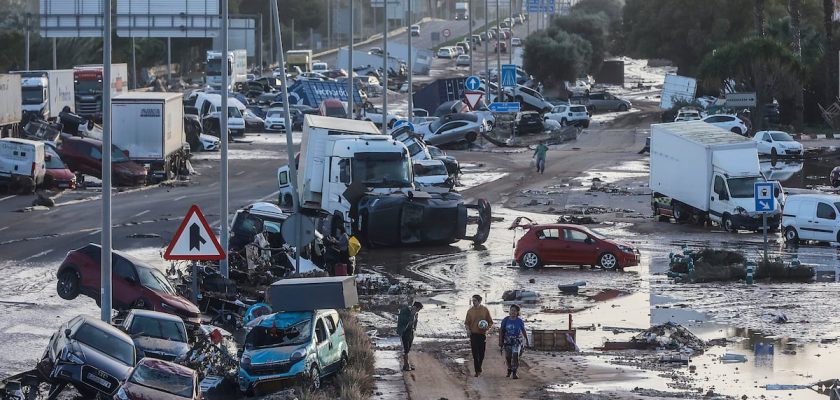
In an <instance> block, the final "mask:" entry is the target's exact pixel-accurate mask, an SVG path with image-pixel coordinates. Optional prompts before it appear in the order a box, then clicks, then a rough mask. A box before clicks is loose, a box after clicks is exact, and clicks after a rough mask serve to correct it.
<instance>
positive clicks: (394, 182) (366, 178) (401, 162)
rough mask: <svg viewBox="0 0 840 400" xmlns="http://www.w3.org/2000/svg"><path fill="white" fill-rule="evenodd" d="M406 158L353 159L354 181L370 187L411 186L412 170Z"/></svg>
mask: <svg viewBox="0 0 840 400" xmlns="http://www.w3.org/2000/svg"><path fill="white" fill-rule="evenodd" d="M409 168H410V167H409V163H408V161H407V160H406V159H404V158H402V157H400V158H396V159H363V160H360V159H357V158H354V159H353V161H352V171H353V181H354V182H359V183H361V184H363V185H365V186H369V187H409V186H411V170H410V169H409Z"/></svg>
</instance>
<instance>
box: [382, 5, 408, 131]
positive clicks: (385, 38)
mask: <svg viewBox="0 0 840 400" xmlns="http://www.w3.org/2000/svg"><path fill="white" fill-rule="evenodd" d="M382 15H383V16H384V17H385V23H384V24H382V53H384V54H383V55H382V65H383V67H384V68H383V69H384V70H385V73H384V74H382V75H383V82H384V83H385V84H384V85H383V86H382V134H383V135H387V134H388V124H387V122H388V0H383V1H382ZM409 36H411V35H409ZM409 111H410V110H409Z"/></svg>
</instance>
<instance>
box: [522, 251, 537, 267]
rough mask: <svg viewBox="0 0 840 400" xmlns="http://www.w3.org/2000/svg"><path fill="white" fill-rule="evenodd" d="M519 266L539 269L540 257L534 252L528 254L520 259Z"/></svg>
mask: <svg viewBox="0 0 840 400" xmlns="http://www.w3.org/2000/svg"><path fill="white" fill-rule="evenodd" d="M519 266H520V267H522V268H528V269H532V268H538V267H539V266H540V256H538V255H537V253H534V252H533V251H529V252H526V253H525V254H523V255H522V257H519Z"/></svg>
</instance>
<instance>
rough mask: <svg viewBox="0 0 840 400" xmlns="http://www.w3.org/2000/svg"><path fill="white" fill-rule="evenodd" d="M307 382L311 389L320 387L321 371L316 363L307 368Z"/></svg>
mask: <svg viewBox="0 0 840 400" xmlns="http://www.w3.org/2000/svg"><path fill="white" fill-rule="evenodd" d="M309 382H310V384H311V385H312V389H313V390H319V389H321V371H319V370H318V366H317V365H314V364H313V365H312V367H310V368H309Z"/></svg>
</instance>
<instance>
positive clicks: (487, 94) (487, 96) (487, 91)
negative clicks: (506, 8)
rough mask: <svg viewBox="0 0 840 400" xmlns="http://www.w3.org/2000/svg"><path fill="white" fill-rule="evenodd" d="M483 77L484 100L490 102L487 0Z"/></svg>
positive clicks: (485, 4) (485, 2) (488, 15)
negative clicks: (484, 79) (484, 80)
mask: <svg viewBox="0 0 840 400" xmlns="http://www.w3.org/2000/svg"><path fill="white" fill-rule="evenodd" d="M484 38H485V40H484V74H485V75H484V77H485V78H486V79H487V81H486V82H485V85H484V89H485V90H484V102H485V103H489V102H490V58H489V57H490V11H488V8H487V0H484Z"/></svg>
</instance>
